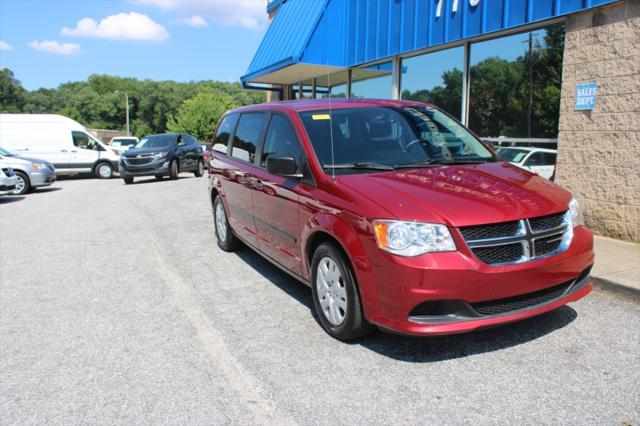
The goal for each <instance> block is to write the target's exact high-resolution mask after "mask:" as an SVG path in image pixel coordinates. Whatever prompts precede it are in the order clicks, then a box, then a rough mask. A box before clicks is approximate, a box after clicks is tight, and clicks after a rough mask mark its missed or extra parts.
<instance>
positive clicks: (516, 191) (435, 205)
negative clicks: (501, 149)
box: [338, 162, 571, 227]
mask: <svg viewBox="0 0 640 426" xmlns="http://www.w3.org/2000/svg"><path fill="white" fill-rule="evenodd" d="M338 180H339V182H340V183H342V184H344V185H347V186H349V187H350V188H352V189H354V190H355V191H358V192H359V193H361V194H362V195H364V196H366V197H368V198H370V199H371V200H372V201H374V202H376V203H378V204H379V205H380V206H381V207H383V208H385V209H386V210H387V211H388V212H389V213H390V214H391V215H392V216H393V217H395V218H397V219H400V220H416V221H422V222H435V223H445V224H447V225H449V226H453V227H459V226H468V225H480V224H487V223H497V222H507V221H511V220H517V219H522V218H526V217H535V216H543V215H547V214H552V213H558V212H561V211H566V210H567V209H568V204H569V201H570V200H571V194H570V193H569V192H567V191H566V190H564V189H562V188H560V187H559V186H558V185H555V184H554V183H552V182H550V181H548V180H546V179H544V178H542V177H540V176H537V175H534V174H532V173H529V172H527V171H525V170H521V169H519V168H517V167H514V166H512V165H510V164H508V163H504V162H498V163H484V164H477V165H460V166H443V167H434V168H421V169H412V170H399V171H393V172H385V173H374V174H355V175H343V176H340V177H339V178H338Z"/></svg>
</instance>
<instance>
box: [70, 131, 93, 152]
mask: <svg viewBox="0 0 640 426" xmlns="http://www.w3.org/2000/svg"><path fill="white" fill-rule="evenodd" d="M71 136H72V137H73V144H74V145H75V146H77V147H78V148H82V149H93V143H92V142H93V141H92V140H90V139H89V135H87V134H86V133H85V132H76V131H73V132H71Z"/></svg>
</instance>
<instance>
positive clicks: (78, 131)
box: [0, 114, 120, 179]
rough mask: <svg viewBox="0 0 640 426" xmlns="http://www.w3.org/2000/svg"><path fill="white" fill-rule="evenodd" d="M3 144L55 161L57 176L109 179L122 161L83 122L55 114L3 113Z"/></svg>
mask: <svg viewBox="0 0 640 426" xmlns="http://www.w3.org/2000/svg"><path fill="white" fill-rule="evenodd" d="M0 143H1V144H2V147H3V148H5V149H8V150H10V151H13V152H15V153H16V154H18V155H20V156H25V157H36V158H41V159H43V160H45V161H48V162H49V163H52V164H53V165H54V167H55V169H56V173H57V174H58V175H73V174H82V173H93V174H94V175H95V176H97V177H98V178H101V179H108V178H110V177H112V176H113V172H114V171H116V170H117V167H118V162H119V160H120V151H118V150H115V149H112V148H111V147H110V146H108V145H106V144H105V143H103V142H102V141H100V140H98V139H96V138H95V137H94V136H93V135H92V134H91V133H89V131H88V130H87V129H85V127H84V126H83V125H81V124H80V123H78V122H77V121H74V120H72V119H70V118H67V117H63V116H61V115H54V114H0Z"/></svg>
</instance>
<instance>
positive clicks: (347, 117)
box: [300, 107, 495, 173]
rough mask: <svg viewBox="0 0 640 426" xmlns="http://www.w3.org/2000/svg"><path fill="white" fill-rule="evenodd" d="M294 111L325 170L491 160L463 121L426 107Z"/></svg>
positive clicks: (353, 169) (352, 169)
mask: <svg viewBox="0 0 640 426" xmlns="http://www.w3.org/2000/svg"><path fill="white" fill-rule="evenodd" d="M300 116H301V118H302V121H303V123H304V126H305V128H306V130H307V134H308V135H309V138H310V140H311V144H312V146H313V150H314V152H315V154H316V157H317V158H318V161H319V162H320V164H321V165H322V166H323V167H324V168H325V171H327V172H332V171H335V172H336V173H338V172H341V173H346V172H360V173H362V172H363V171H364V172H366V171H367V170H369V171H371V170H375V169H376V168H378V169H379V168H382V169H387V170H390V169H394V168H418V167H430V166H432V165H433V164H450V163H452V162H455V163H460V162H463V163H477V162H486V161H495V160H494V156H493V154H492V153H491V151H489V149H488V148H486V147H485V146H484V145H483V144H482V143H481V142H480V141H478V140H477V139H476V138H475V137H474V136H473V135H471V134H470V133H469V132H468V131H467V130H466V129H465V128H464V127H462V126H461V125H459V124H458V123H457V122H456V121H455V120H453V119H452V118H451V117H449V116H448V115H447V114H445V113H444V112H442V111H440V110H438V109H436V108H432V107H362V108H339V109H334V110H333V111H331V112H330V111H329V110H318V111H307V112H302V113H300Z"/></svg>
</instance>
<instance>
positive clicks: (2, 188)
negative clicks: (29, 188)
mask: <svg viewBox="0 0 640 426" xmlns="http://www.w3.org/2000/svg"><path fill="white" fill-rule="evenodd" d="M17 184H18V177H17V176H16V174H15V172H14V171H13V169H12V168H11V167H9V165H8V164H7V163H3V162H0V195H9V194H13V193H14V192H15V191H16V185H17Z"/></svg>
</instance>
